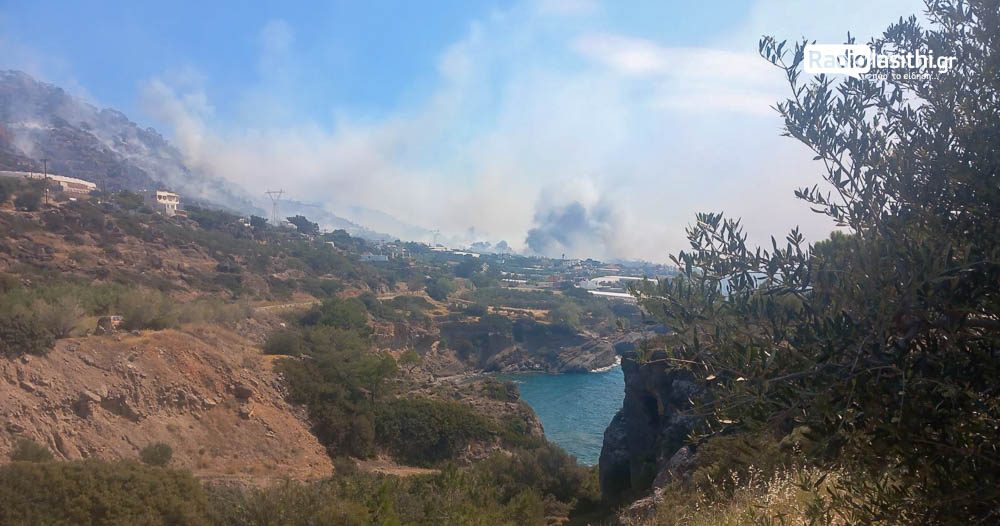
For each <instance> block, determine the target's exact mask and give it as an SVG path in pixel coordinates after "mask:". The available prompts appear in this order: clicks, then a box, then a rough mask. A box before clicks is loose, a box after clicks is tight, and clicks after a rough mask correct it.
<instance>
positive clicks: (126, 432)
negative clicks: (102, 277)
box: [0, 326, 333, 483]
mask: <svg viewBox="0 0 1000 526" xmlns="http://www.w3.org/2000/svg"><path fill="white" fill-rule="evenodd" d="M0 399H2V400H4V402H3V404H0V456H2V457H6V456H7V455H8V453H9V451H10V448H11V446H12V445H13V443H14V442H15V441H16V440H17V439H18V438H22V437H28V438H32V439H34V440H36V441H37V442H39V443H42V444H45V445H46V446H48V447H49V448H50V449H51V450H52V452H53V453H54V454H55V455H56V456H57V457H58V458H62V459H79V458H90V457H96V458H103V459H135V458H136V457H137V456H138V453H139V450H140V449H141V448H142V447H144V446H146V445H148V444H151V443H154V442H164V443H166V444H168V445H170V446H171V448H173V462H172V465H174V466H178V467H184V468H188V469H190V470H191V471H192V472H193V473H194V474H195V475H197V476H199V477H202V478H209V479H224V480H225V479H233V480H237V481H239V480H242V481H249V482H251V483H263V482H267V481H268V480H270V479H277V478H285V477H287V478H294V479H313V478H319V477H323V476H326V475H329V474H330V473H331V472H332V469H333V468H332V465H331V461H330V459H329V457H328V456H327V455H326V452H325V451H324V449H323V447H322V446H321V445H320V444H319V442H318V441H317V440H316V438H315V437H314V436H313V435H312V434H311V433H310V431H309V424H308V423H307V422H306V420H305V417H304V414H303V411H302V410H301V408H297V407H294V406H292V405H289V404H288V403H287V402H285V401H284V393H283V388H282V383H281V381H280V378H279V377H278V376H277V375H276V374H275V373H274V372H273V371H272V367H271V364H270V363H269V361H268V360H267V358H266V357H264V356H262V355H261V354H260V350H259V349H258V348H256V346H255V345H254V344H253V343H252V342H250V341H248V340H246V339H245V338H243V337H242V336H240V335H238V334H236V333H235V332H233V331H230V330H227V329H224V328H221V327H217V326H191V327H186V328H184V329H183V330H166V331H146V332H142V333H139V334H122V335H109V336H92V337H88V338H73V339H66V340H60V341H58V342H57V344H56V346H55V348H54V349H53V350H52V352H50V353H49V354H48V355H46V356H43V357H39V356H25V357H22V358H19V359H15V360H0Z"/></svg>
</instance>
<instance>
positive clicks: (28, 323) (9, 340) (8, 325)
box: [0, 312, 53, 358]
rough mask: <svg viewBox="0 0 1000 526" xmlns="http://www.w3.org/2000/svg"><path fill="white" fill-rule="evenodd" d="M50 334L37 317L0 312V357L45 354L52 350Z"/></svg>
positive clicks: (19, 313) (20, 313) (21, 313)
mask: <svg viewBox="0 0 1000 526" xmlns="http://www.w3.org/2000/svg"><path fill="white" fill-rule="evenodd" d="M52 340H53V338H52V333H51V332H49V331H48V329H47V328H46V327H45V326H44V325H43V324H42V323H41V322H40V321H39V320H38V317H37V316H34V315H32V314H27V313H23V312H8V313H3V312H0V355H3V356H6V357H8V358H10V357H15V356H21V355H22V354H35V355H42V354H46V353H48V352H49V350H51V348H52Z"/></svg>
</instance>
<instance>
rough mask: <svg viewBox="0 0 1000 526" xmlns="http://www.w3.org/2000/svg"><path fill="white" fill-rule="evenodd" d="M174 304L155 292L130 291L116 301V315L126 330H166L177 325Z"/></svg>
mask: <svg viewBox="0 0 1000 526" xmlns="http://www.w3.org/2000/svg"><path fill="white" fill-rule="evenodd" d="M174 305H175V303H174V302H173V301H172V300H171V299H170V298H168V297H167V296H166V295H164V294H163V293H160V292H157V291H145V290H131V291H129V292H127V293H125V294H123V295H122V296H121V297H120V298H119V299H118V313H119V314H121V315H122V316H123V317H124V321H123V327H124V328H125V329H127V330H136V329H154V330H160V329H166V328H170V327H175V326H176V325H177V324H178V323H179V319H178V316H179V313H178V312H177V310H176V309H175V308H174Z"/></svg>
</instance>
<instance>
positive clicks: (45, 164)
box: [42, 159, 49, 206]
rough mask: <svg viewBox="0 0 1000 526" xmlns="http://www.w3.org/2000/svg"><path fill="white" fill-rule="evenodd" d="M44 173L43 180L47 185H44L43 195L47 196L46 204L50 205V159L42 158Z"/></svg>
mask: <svg viewBox="0 0 1000 526" xmlns="http://www.w3.org/2000/svg"><path fill="white" fill-rule="evenodd" d="M42 173H43V174H44V178H43V179H42V182H43V184H44V185H45V186H43V187H42V196H44V198H45V206H49V160H48V159H42Z"/></svg>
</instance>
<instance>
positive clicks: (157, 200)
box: [146, 190, 181, 217]
mask: <svg viewBox="0 0 1000 526" xmlns="http://www.w3.org/2000/svg"><path fill="white" fill-rule="evenodd" d="M180 204H181V196H179V195H177V194H175V193H173V192H168V191H166V190H154V191H152V192H149V193H147V194H146V206H148V207H150V208H152V209H153V211H154V212H156V213H159V214H163V215H165V216H168V217H172V216H174V215H177V210H178V207H179V206H180Z"/></svg>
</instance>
